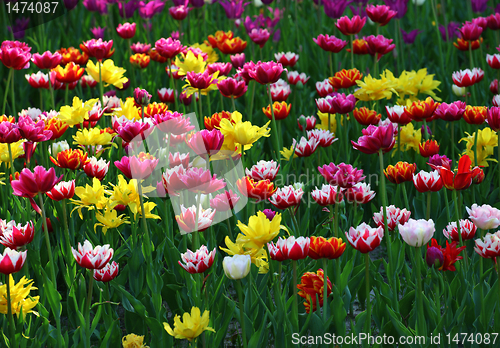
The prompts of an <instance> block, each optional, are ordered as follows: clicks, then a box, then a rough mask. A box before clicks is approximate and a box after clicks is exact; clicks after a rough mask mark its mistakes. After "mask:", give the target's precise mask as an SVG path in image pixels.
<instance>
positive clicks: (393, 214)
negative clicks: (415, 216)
mask: <svg viewBox="0 0 500 348" xmlns="http://www.w3.org/2000/svg"><path fill="white" fill-rule="evenodd" d="M383 209H384V208H383V207H380V213H374V214H373V221H375V223H376V224H377V226H379V227H384V210H383ZM386 211H387V229H388V230H389V231H394V230H395V229H396V227H397V226H399V225H402V224H405V223H406V222H407V221H408V220H409V219H410V215H411V212H410V211H408V210H406V209H399V208H396V207H395V206H394V205H390V206H388V207H387V208H386Z"/></svg>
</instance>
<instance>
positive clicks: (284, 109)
mask: <svg viewBox="0 0 500 348" xmlns="http://www.w3.org/2000/svg"><path fill="white" fill-rule="evenodd" d="M291 108H292V104H287V103H286V102H284V101H282V102H274V103H273V110H274V118H275V119H276V120H283V119H285V118H287V117H288V115H289V114H290V109H291ZM262 111H263V112H264V114H265V115H266V116H267V118H268V119H270V120H272V118H273V115H272V113H271V106H270V105H268V106H267V107H266V108H262Z"/></svg>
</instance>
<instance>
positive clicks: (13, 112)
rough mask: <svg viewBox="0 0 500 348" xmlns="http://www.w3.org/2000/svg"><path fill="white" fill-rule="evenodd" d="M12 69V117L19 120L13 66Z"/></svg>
mask: <svg viewBox="0 0 500 348" xmlns="http://www.w3.org/2000/svg"><path fill="white" fill-rule="evenodd" d="M10 71H11V72H12V77H11V81H10V82H11V83H10V100H11V103H12V117H14V119H16V120H17V116H16V97H15V95H14V69H13V68H11V69H10Z"/></svg>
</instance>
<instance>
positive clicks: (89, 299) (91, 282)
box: [85, 270, 94, 347]
mask: <svg viewBox="0 0 500 348" xmlns="http://www.w3.org/2000/svg"><path fill="white" fill-rule="evenodd" d="M88 274H89V288H88V291H87V305H86V308H85V322H86V323H87V342H85V343H86V344H87V347H90V344H91V343H90V338H91V336H92V333H91V332H90V329H91V326H92V322H91V321H90V308H92V291H93V290H94V277H93V275H92V270H89V271H88Z"/></svg>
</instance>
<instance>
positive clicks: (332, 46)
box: [313, 34, 347, 53]
mask: <svg viewBox="0 0 500 348" xmlns="http://www.w3.org/2000/svg"><path fill="white" fill-rule="evenodd" d="M313 41H314V42H315V43H316V44H317V45H318V46H319V47H321V48H322V49H323V50H324V51H327V52H333V53H339V52H340V51H342V50H343V49H344V47H345V46H346V45H347V41H344V40H341V39H338V38H336V37H335V36H333V35H331V36H330V35H323V34H320V35H318V38H313Z"/></svg>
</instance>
